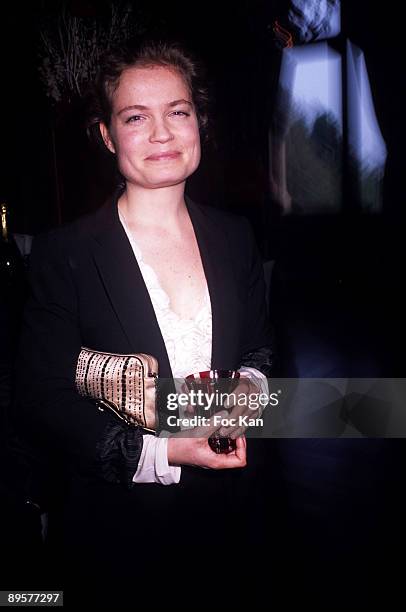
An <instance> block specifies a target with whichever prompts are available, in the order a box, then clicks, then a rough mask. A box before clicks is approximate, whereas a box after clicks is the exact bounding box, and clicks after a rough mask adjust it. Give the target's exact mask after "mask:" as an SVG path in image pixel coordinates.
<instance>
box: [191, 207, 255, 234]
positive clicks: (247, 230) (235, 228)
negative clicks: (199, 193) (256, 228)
mask: <svg viewBox="0 0 406 612" xmlns="http://www.w3.org/2000/svg"><path fill="white" fill-rule="evenodd" d="M186 203H187V206H188V209H189V211H190V212H191V213H192V212H193V211H196V212H198V214H199V216H200V217H201V218H202V219H205V220H206V221H207V223H208V224H213V225H215V226H216V227H217V228H221V230H222V231H224V232H225V233H226V234H228V235H229V236H231V237H233V238H234V239H235V238H237V239H238V238H240V239H241V240H243V241H246V240H247V234H248V235H251V236H252V235H253V232H252V230H251V224H250V222H249V221H248V219H247V218H246V217H244V216H242V215H237V214H236V213H233V212H230V211H228V210H222V209H219V208H214V207H213V206H208V205H206V204H199V203H197V202H195V201H194V200H191V198H189V197H186Z"/></svg>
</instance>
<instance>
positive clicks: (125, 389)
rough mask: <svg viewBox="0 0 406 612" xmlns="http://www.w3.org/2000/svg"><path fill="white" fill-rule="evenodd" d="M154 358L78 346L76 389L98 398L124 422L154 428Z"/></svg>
mask: <svg viewBox="0 0 406 612" xmlns="http://www.w3.org/2000/svg"><path fill="white" fill-rule="evenodd" d="M157 378H158V361H157V360H156V359H155V357H153V356H152V355H146V354H144V353H135V354H131V355H118V354H115V353H103V352H101V351H95V350H93V349H89V348H87V347H82V349H81V351H80V354H79V357H78V362H77V366H76V379H75V383H76V389H77V391H78V393H79V394H80V395H83V396H85V397H91V398H93V399H95V400H98V406H99V408H100V409H101V410H103V409H104V407H105V408H108V409H110V410H112V411H113V412H114V413H115V414H116V415H117V416H119V417H120V418H121V419H122V420H123V421H125V422H126V423H127V424H128V425H133V426H138V427H143V428H144V429H147V430H150V431H155V430H156V429H157V427H158V414H157V410H156V385H157Z"/></svg>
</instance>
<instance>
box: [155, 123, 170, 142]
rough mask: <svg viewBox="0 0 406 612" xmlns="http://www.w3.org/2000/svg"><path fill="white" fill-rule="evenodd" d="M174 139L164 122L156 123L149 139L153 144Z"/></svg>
mask: <svg viewBox="0 0 406 612" xmlns="http://www.w3.org/2000/svg"><path fill="white" fill-rule="evenodd" d="M172 138H173V134H172V132H171V130H170V129H169V126H168V125H167V124H166V122H165V121H164V120H157V121H154V123H153V127H152V131H151V134H150V137H149V139H150V141H151V142H168V141H169V140H172Z"/></svg>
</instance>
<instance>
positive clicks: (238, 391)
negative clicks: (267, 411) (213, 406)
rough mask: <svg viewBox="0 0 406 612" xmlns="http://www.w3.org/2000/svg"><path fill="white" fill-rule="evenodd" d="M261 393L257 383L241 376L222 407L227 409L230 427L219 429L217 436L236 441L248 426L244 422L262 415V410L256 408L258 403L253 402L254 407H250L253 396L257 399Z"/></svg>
mask: <svg viewBox="0 0 406 612" xmlns="http://www.w3.org/2000/svg"><path fill="white" fill-rule="evenodd" d="M260 393H261V391H260V389H259V387H258V383H255V382H254V381H253V380H252V379H251V378H250V377H249V376H244V377H243V376H241V377H240V379H239V383H238V385H237V387H236V388H235V389H234V391H233V392H232V393H231V394H230V399H229V400H228V401H227V402H226V403H225V404H224V407H225V408H227V410H228V413H227V419H228V420H229V421H230V423H233V424H232V425H229V426H227V427H221V428H220V429H219V434H220V435H221V436H222V437H228V438H232V439H233V440H234V439H237V440H238V437H239V436H241V435H242V434H243V433H244V432H245V430H246V429H247V427H248V425H246V424H245V421H249V419H257V418H258V417H259V416H261V414H262V410H263V408H264V406H262V409H261V408H260V407H259V406H258V404H259V402H255V404H254V407H252V406H251V403H252V402H250V396H251V399H252V397H253V396H256V397H257V398H258V395H259V394H260ZM233 397H235V398H236V400H237V403H236V404H235V405H234V404H233V403H232V399H233Z"/></svg>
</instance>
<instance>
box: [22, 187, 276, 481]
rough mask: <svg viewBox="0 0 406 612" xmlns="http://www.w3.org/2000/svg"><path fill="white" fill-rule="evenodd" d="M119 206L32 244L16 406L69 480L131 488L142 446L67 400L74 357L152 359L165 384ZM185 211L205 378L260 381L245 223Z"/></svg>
mask: <svg viewBox="0 0 406 612" xmlns="http://www.w3.org/2000/svg"><path fill="white" fill-rule="evenodd" d="M118 195H119V194H116V195H115V196H114V197H113V198H112V199H110V200H109V201H108V202H107V203H106V204H105V205H104V206H102V207H101V208H100V209H99V210H98V211H96V212H95V213H92V214H90V215H87V216H85V217H82V218H80V219H79V220H77V221H75V222H73V223H71V224H69V225H66V226H64V227H62V228H58V229H55V230H53V231H51V232H49V233H46V234H43V235H41V236H38V237H37V238H35V240H34V243H33V250H32V254H31V271H30V284H31V297H30V299H29V302H28V304H27V307H26V310H25V316H24V324H23V332H22V337H21V346H20V357H19V360H18V368H17V379H18V384H17V400H16V405H17V414H18V415H19V417H20V422H21V424H22V425H24V426H25V428H26V429H27V430H29V432H30V433H31V434H34V435H35V437H36V438H37V439H38V438H39V439H40V440H41V443H44V444H48V445H49V443H51V444H52V446H53V448H54V449H56V450H58V452H60V453H61V454H62V456H64V457H65V458H67V459H68V464H70V465H72V466H74V467H75V469H76V468H78V469H79V470H80V471H82V472H84V473H86V474H88V475H90V474H91V475H94V476H95V477H96V478H98V477H100V476H102V477H103V478H105V479H107V480H112V481H115V482H124V483H126V484H131V482H132V475H133V474H134V472H135V470H136V467H137V463H138V459H139V456H140V452H141V448H142V437H141V434H138V435H135V434H134V430H133V429H131V430H130V431H129V430H128V428H126V427H125V426H124V425H123V424H122V423H121V422H120V423H117V421H116V420H112V418H113V417H112V416H111V415H108V414H106V413H102V412H100V411H99V410H97V408H96V407H95V405H94V403H93V402H92V401H90V400H87V399H86V398H82V397H80V396H79V395H78V394H77V393H76V391H75V389H74V379H75V369H76V361H77V358H78V354H79V351H80V348H81V346H88V347H91V348H94V349H97V350H101V351H108V352H114V353H132V352H144V353H149V354H152V355H154V356H155V357H157V359H158V362H159V375H160V376H161V377H164V378H169V377H171V375H172V374H171V368H170V364H169V360H168V355H167V352H166V349H165V344H164V341H163V338H162V335H161V332H160V328H159V326H158V323H157V319H156V317H155V313H154V309H153V306H152V303H151V300H150V297H149V294H148V291H147V288H146V286H145V283H144V281H143V278H142V274H141V272H140V269H139V267H138V264H137V261H136V259H135V257H134V254H133V251H132V248H131V245H130V243H129V241H128V238H127V235H126V233H125V231H124V228H123V227H122V225H121V223H120V220H119V217H118V210H117V199H118ZM187 207H188V211H189V214H190V217H191V220H192V224H193V227H194V230H195V233H196V238H197V242H198V246H199V249H200V254H201V258H202V263H203V268H204V271H205V274H206V279H207V284H208V289H209V293H210V298H211V306H212V316H213V344H212V361H211V365H212V368H226V369H228V368H238V367H240V366H241V365H242V363H245V364H246V365H254V366H255V367H259V368H261V367H262V366H264V367H263V368H262V369H263V370H264V371H265V372H266V373H267V368H268V367H269V365H270V362H271V349H270V344H271V335H270V330H269V325H268V321H267V315H266V306H265V286H264V280H263V269H262V263H261V259H260V257H259V254H258V251H257V249H256V246H255V242H254V239H253V235H252V231H251V229H250V226H249V223H248V222H247V221H246V220H245V219H243V218H242V217H237V216H235V215H232V214H229V213H225V212H221V211H218V210H216V209H212V208H209V207H203V206H200V205H198V204H196V203H194V202H192V201H190V200H189V199H188V200H187ZM264 347H265V349H264ZM258 357H259V361H258ZM123 449H124V450H123ZM123 455H125V456H124V458H123ZM101 465H102V468H101V467H100V466H101Z"/></svg>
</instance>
